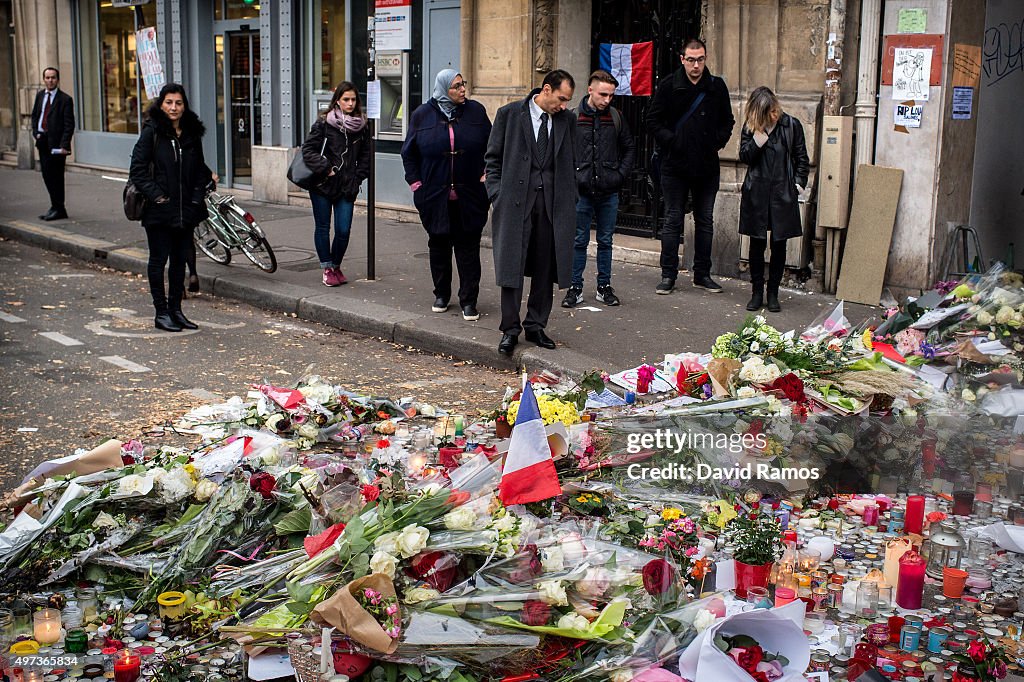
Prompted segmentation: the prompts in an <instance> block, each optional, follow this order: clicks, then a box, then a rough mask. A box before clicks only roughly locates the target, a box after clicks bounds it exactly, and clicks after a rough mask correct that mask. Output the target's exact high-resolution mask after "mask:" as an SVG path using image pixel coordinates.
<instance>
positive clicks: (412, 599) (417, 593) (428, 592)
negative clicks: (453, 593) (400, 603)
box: [405, 587, 441, 604]
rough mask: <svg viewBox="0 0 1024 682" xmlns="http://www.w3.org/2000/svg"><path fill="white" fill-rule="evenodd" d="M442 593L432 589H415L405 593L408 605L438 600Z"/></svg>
mask: <svg viewBox="0 0 1024 682" xmlns="http://www.w3.org/2000/svg"><path fill="white" fill-rule="evenodd" d="M440 596H441V593H440V592H438V591H437V590H435V589H433V588H431V587H413V588H411V589H408V590H406V591H405V603H406V604H419V603H420V602H421V601H430V600H431V599H437V598H438V597H440Z"/></svg>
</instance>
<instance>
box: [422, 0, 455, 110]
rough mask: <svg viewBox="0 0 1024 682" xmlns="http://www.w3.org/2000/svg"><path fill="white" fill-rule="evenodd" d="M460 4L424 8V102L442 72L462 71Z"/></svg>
mask: <svg viewBox="0 0 1024 682" xmlns="http://www.w3.org/2000/svg"><path fill="white" fill-rule="evenodd" d="M460 4H461V3H460V0H429V2H427V3H425V4H424V7H423V78H422V79H421V80H422V82H423V101H424V102H426V101H427V100H428V99H430V96H431V93H432V91H433V90H434V77H435V76H436V75H437V73H438V72H439V71H441V70H442V69H448V68H452V69H461V68H462V66H461V65H460V64H459V59H460V57H461V54H460V47H461V41H462V35H461V25H462V24H461V21H460V10H461V7H460Z"/></svg>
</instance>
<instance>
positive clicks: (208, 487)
mask: <svg viewBox="0 0 1024 682" xmlns="http://www.w3.org/2000/svg"><path fill="white" fill-rule="evenodd" d="M218 489H220V486H219V485H217V484H216V483H214V482H213V481H211V480H210V479H208V478H204V479H202V480H201V481H199V483H196V501H197V502H206V501H207V500H209V499H210V498H211V497H213V495H214V493H216V492H217V490H218Z"/></svg>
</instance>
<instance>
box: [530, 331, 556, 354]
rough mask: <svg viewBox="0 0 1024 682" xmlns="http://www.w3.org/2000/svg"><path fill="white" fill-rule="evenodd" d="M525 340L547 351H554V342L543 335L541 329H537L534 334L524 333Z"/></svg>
mask: <svg viewBox="0 0 1024 682" xmlns="http://www.w3.org/2000/svg"><path fill="white" fill-rule="evenodd" d="M526 340H527V341H529V342H530V343H535V344H537V345H538V346H540V347H541V348H547V349H548V350H554V348H555V342H554V341H552V340H551V337H549V336H548V335H547V334H545V333H544V330H543V329H538V330H537V331H535V332H526Z"/></svg>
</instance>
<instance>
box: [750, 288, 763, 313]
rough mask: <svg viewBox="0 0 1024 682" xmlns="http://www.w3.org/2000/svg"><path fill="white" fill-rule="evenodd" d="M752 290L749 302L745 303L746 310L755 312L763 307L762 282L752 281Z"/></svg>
mask: <svg viewBox="0 0 1024 682" xmlns="http://www.w3.org/2000/svg"><path fill="white" fill-rule="evenodd" d="M752 291H753V294H752V295H751V296H750V302H749V303H747V310H749V311H751V312H755V311H757V310H760V309H761V308H763V307H764V284H761V283H758V282H754V286H753V288H752Z"/></svg>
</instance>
